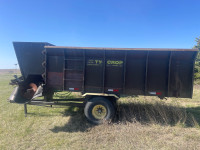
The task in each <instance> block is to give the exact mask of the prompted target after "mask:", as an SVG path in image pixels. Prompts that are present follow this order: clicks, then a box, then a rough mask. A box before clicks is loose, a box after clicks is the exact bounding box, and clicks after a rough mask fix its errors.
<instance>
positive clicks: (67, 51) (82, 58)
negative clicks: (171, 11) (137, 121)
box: [9, 42, 198, 124]
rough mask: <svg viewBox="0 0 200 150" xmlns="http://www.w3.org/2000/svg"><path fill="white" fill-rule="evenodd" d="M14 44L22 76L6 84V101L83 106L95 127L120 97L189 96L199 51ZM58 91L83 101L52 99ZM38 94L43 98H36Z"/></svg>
mask: <svg viewBox="0 0 200 150" xmlns="http://www.w3.org/2000/svg"><path fill="white" fill-rule="evenodd" d="M13 44H14V48H15V52H16V56H17V59H18V63H19V66H20V70H21V73H22V77H21V78H16V79H15V80H12V82H11V83H12V84H15V85H17V87H16V88H15V89H14V91H13V93H12V95H11V97H10V98H9V100H10V102H16V103H21V104H25V105H26V104H32V105H50V106H51V105H75V106H78V105H79V106H85V111H84V112H85V115H86V117H87V118H88V119H89V120H90V121H92V122H93V123H96V124H99V123H102V121H103V120H104V119H105V120H108V119H111V118H112V116H113V115H114V113H115V107H114V106H115V103H116V100H117V99H118V98H119V97H120V95H122V94H123V95H145V96H158V97H160V98H164V97H180V98H192V93H193V70H194V62H195V58H196V55H197V52H198V49H159V48H157V49H152V48H95V47H62V46H54V45H52V44H50V43H46V42H14V43H13ZM57 91H71V92H81V93H82V95H83V97H82V98H80V99H56V100H55V99H53V94H54V92H57ZM40 96H44V99H43V100H41V99H40V100H37V97H40ZM63 101H65V102H63ZM25 108H26V107H25ZM25 112H26V111H25Z"/></svg>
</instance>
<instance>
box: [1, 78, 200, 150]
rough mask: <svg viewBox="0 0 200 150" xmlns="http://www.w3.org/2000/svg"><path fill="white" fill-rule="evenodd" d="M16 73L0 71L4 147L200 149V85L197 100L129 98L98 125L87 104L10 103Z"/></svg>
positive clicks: (2, 144) (196, 93)
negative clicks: (86, 112) (85, 112)
mask: <svg viewBox="0 0 200 150" xmlns="http://www.w3.org/2000/svg"><path fill="white" fill-rule="evenodd" d="M11 78H12V76H11V75H8V74H1V75H0V149H1V150H4V149H6V150H7V149H12V150H13V149H17V150H18V149H26V150H27V149H47V150H49V149H109V150H110V149H134V150H135V149H136V150H137V149H170V150H171V149H181V150H184V149H200V127H199V125H200V86H199V85H195V87H194V97H193V99H176V98H168V99H167V100H159V99H157V98H155V97H143V96H141V97H124V98H121V99H120V100H119V104H118V108H117V109H118V112H117V115H116V117H115V118H114V119H113V121H112V122H110V123H105V124H103V125H99V126H94V125H91V124H89V123H88V122H87V120H86V118H85V116H84V115H83V109H82V108H76V107H64V108H54V107H53V108H50V107H40V106H28V116H27V117H26V118H25V117H24V110H23V105H18V104H11V103H8V102H7V101H6V99H7V98H8V97H9V95H10V94H11V91H12V89H13V88H12V86H9V85H8V83H9V80H10V79H11Z"/></svg>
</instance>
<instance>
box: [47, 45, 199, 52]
mask: <svg viewBox="0 0 200 150" xmlns="http://www.w3.org/2000/svg"><path fill="white" fill-rule="evenodd" d="M44 47H45V48H61V49H63V48H64V49H91V50H133V51H198V49H197V48H194V49H185V48H109V47H74V46H44Z"/></svg>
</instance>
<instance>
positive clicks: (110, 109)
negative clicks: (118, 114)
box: [84, 97, 115, 124]
mask: <svg viewBox="0 0 200 150" xmlns="http://www.w3.org/2000/svg"><path fill="white" fill-rule="evenodd" d="M99 104H100V105H103V106H104V107H105V108H106V110H107V114H106V116H105V117H104V119H96V118H95V117H94V116H93V115H92V109H93V107H94V106H96V105H99ZM84 113H85V116H86V117H87V119H88V120H89V121H90V122H91V123H93V124H102V123H103V122H104V121H108V120H111V119H112V118H113V117H114V115H115V107H114V105H113V103H112V102H111V101H110V100H108V99H106V98H105V97H94V98H91V99H90V100H88V102H87V103H86V105H85V108H84Z"/></svg>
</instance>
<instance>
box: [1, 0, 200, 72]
mask: <svg viewBox="0 0 200 150" xmlns="http://www.w3.org/2000/svg"><path fill="white" fill-rule="evenodd" d="M199 7H200V0H48V1H47V0H0V69H14V68H15V65H14V64H16V63H17V59H16V56H15V52H14V49H13V45H12V42H13V41H24V42H49V43H52V44H54V45H57V46H83V47H84V46H87V47H117V48H119V47H122V48H192V47H193V46H194V45H195V43H196V42H195V38H196V37H200V11H199Z"/></svg>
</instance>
